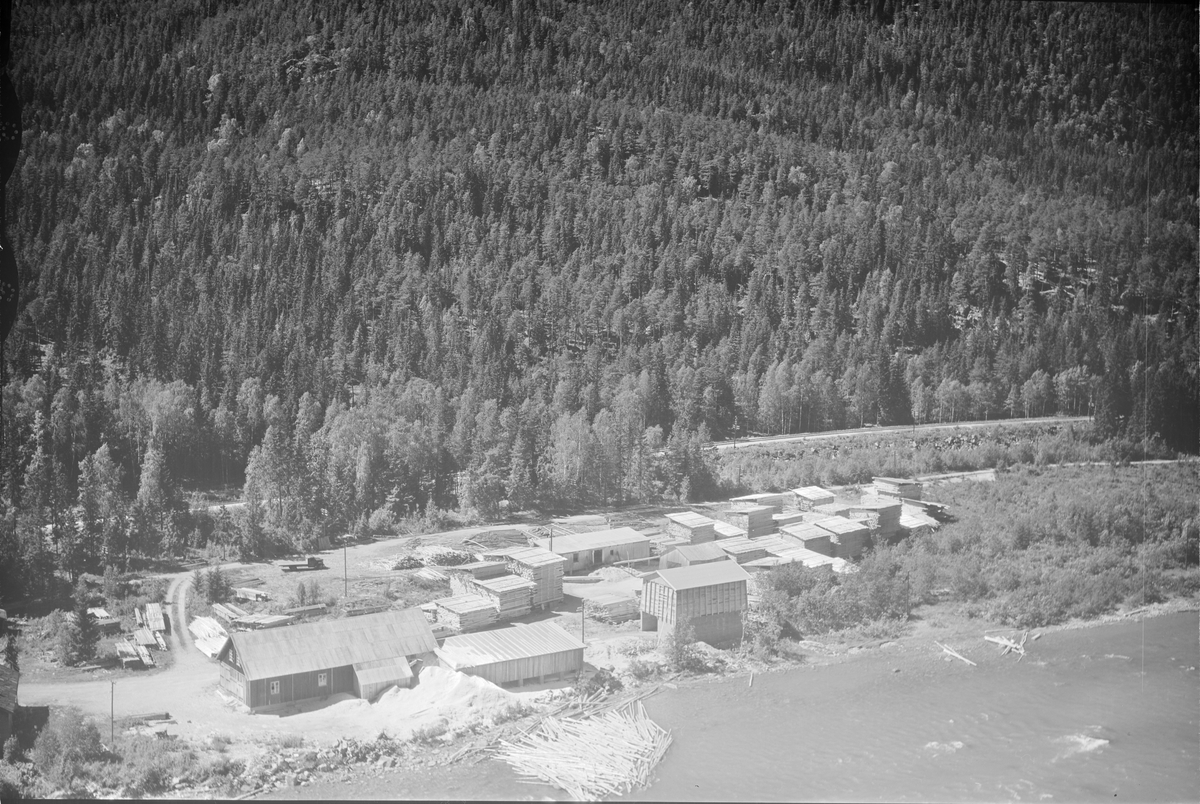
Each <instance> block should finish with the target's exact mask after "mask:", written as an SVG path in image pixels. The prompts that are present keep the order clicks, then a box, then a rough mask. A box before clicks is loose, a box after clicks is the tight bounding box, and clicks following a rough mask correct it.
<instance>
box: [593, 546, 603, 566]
mask: <svg viewBox="0 0 1200 804" xmlns="http://www.w3.org/2000/svg"><path fill="white" fill-rule="evenodd" d="M592 563H593V564H595V565H596V566H599V565H601V564H603V563H604V551H603V550H593V551H592Z"/></svg>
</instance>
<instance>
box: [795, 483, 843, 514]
mask: <svg viewBox="0 0 1200 804" xmlns="http://www.w3.org/2000/svg"><path fill="white" fill-rule="evenodd" d="M792 494H794V495H796V507H797V508H799V509H800V510H801V511H811V510H813V509H814V508H816V507H817V506H818V505H828V504H829V503H831V502H833V501H834V500H835V499H836V497H835V496H834V493H833V492H832V491H829V490H827V489H823V488H821V487H820V486H802V487H800V488H798V489H792Z"/></svg>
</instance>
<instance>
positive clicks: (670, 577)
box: [642, 561, 750, 592]
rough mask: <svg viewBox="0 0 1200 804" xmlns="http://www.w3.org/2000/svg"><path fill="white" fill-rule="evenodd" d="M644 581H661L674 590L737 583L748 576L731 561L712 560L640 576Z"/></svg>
mask: <svg viewBox="0 0 1200 804" xmlns="http://www.w3.org/2000/svg"><path fill="white" fill-rule="evenodd" d="M642 578H643V580H644V581H647V582H649V581H655V580H658V581H662V582H663V583H664V584H666V585H667V586H669V587H671V588H672V589H674V590H675V591H677V592H678V591H680V590H681V589H698V588H699V587H701V586H716V585H717V584H722V583H737V582H738V581H745V580H748V579H749V578H750V576H749V575H747V574H746V571H745V570H744V569H742V568H741V567H739V566H738V565H737V563H735V562H733V561H714V562H713V563H711V564H697V565H695V566H692V567H672V568H671V569H665V570H658V571H656V572H651V573H648V574H646V575H643V576H642Z"/></svg>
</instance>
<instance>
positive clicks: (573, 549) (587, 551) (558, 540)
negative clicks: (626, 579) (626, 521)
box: [534, 528, 650, 572]
mask: <svg viewBox="0 0 1200 804" xmlns="http://www.w3.org/2000/svg"><path fill="white" fill-rule="evenodd" d="M551 542H553V544H551ZM534 543H535V544H536V545H537V546H538V547H541V548H544V549H546V550H549V551H550V552H552V553H556V554H558V555H560V556H562V557H563V558H565V559H566V560H567V563H566V566H565V567H564V570H565V571H567V572H571V571H575V570H588V569H591V568H593V567H599V566H602V565H604V564H612V563H614V562H617V561H633V560H636V559H643V558H649V557H650V539H649V538H648V537H646V536H644V535H642V534H641V533H638V532H637V531H636V530H634V529H633V528H611V529H609V530H598V531H594V532H592V533H567V534H564V535H562V536H559V535H555V536H554V538H553V539H550V538H539V539H534Z"/></svg>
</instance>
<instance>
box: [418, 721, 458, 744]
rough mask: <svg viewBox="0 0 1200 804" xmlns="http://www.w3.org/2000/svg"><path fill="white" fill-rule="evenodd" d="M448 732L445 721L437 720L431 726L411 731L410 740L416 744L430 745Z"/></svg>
mask: <svg viewBox="0 0 1200 804" xmlns="http://www.w3.org/2000/svg"><path fill="white" fill-rule="evenodd" d="M448 730H449V726H447V725H446V721H445V720H439V721H438V722H437V723H434V724H433V725H431V726H423V727H421V728H419V729H415V730H413V733H412V740H413V742H416V743H431V742H433V741H434V740H436V739H437V738H438V737H441V736H442V735H443V734H445V733H446V732H447V731H448Z"/></svg>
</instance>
